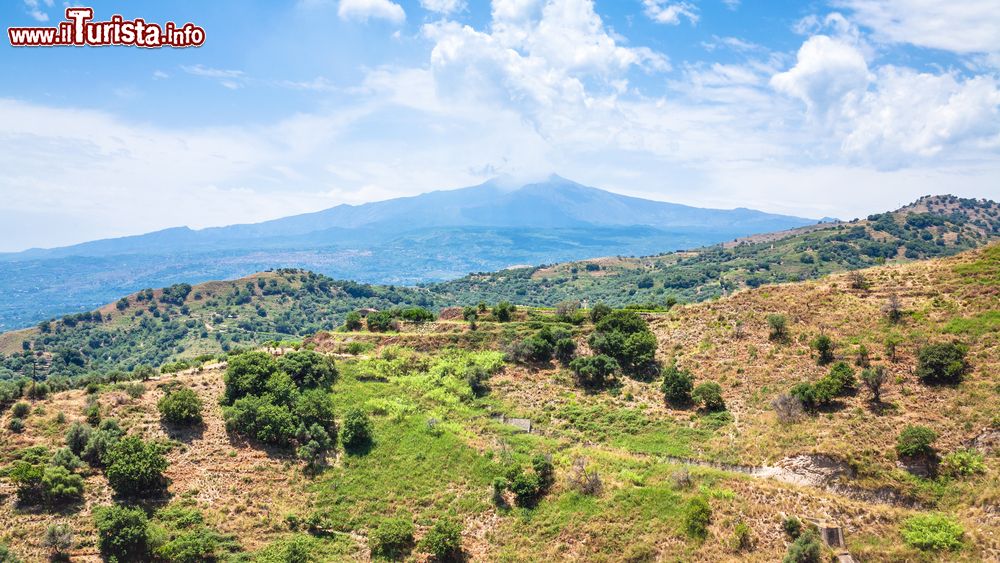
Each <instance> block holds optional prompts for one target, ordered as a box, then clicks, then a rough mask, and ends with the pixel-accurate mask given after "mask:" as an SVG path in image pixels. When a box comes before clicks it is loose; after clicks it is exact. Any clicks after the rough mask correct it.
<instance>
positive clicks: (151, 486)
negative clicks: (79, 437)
mask: <svg viewBox="0 0 1000 563" xmlns="http://www.w3.org/2000/svg"><path fill="white" fill-rule="evenodd" d="M104 462H105V463H106V464H107V468H106V469H105V471H104V472H105V475H107V477H108V484H110V485H111V488H112V489H114V490H115V492H116V493H118V494H119V495H122V496H136V495H148V494H150V493H152V492H155V491H157V490H159V489H161V488H162V487H163V471H164V470H165V469H166V468H167V460H166V458H164V457H163V454H162V453H161V451H160V446H158V445H156V444H153V443H149V442H146V441H144V440H143V439H142V438H139V437H138V436H126V437H124V438H122V439H121V440H118V441H117V442H116V443H115V444H114V445H112V446H111V447H110V448H109V449H108V452H107V456H106V458H105V460H104Z"/></svg>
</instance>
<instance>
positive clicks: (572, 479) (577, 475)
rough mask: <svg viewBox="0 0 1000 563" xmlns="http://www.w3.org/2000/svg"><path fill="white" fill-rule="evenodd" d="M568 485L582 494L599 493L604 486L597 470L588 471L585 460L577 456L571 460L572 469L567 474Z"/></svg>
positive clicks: (591, 494)
mask: <svg viewBox="0 0 1000 563" xmlns="http://www.w3.org/2000/svg"><path fill="white" fill-rule="evenodd" d="M569 486H570V488H572V489H573V490H574V491H576V492H578V493H580V494H582V495H588V496H593V495H599V494H601V490H602V489H603V488H604V483H603V482H602V481H601V476H600V474H599V473H598V472H597V470H596V469H595V470H593V471H588V470H587V461H586V460H584V459H583V458H577V459H576V460H574V461H573V469H572V470H571V471H570V474H569Z"/></svg>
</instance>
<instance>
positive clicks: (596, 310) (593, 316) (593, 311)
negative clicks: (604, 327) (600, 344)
mask: <svg viewBox="0 0 1000 563" xmlns="http://www.w3.org/2000/svg"><path fill="white" fill-rule="evenodd" d="M610 312H611V307H608V306H607V305H605V304H604V303H601V302H600V301H598V302H597V303H596V304H594V306H593V307H591V308H590V321H591V322H593V323H595V324H596V323H597V322H598V321H600V320H601V319H603V318H604V317H606V316H607V315H608V314H609V313H610Z"/></svg>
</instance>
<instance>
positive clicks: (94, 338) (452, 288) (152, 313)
mask: <svg viewBox="0 0 1000 563" xmlns="http://www.w3.org/2000/svg"><path fill="white" fill-rule="evenodd" d="M998 217H1000V206H998V205H997V204H996V203H994V202H992V201H988V200H971V199H960V198H956V197H952V196H936V197H928V198H922V199H921V200H919V201H917V202H915V203H913V204H910V205H908V206H906V207H903V208H901V209H899V210H897V211H895V212H890V213H881V214H876V215H872V216H870V217H869V218H867V219H863V220H859V221H855V222H851V223H826V224H820V225H810V226H805V227H799V228H797V229H792V230H788V231H782V232H777V233H766V234H761V235H755V236H753V237H751V238H748V239H740V240H736V241H730V242H727V243H725V244H722V245H715V246H711V247H701V248H693V249H692V250H689V251H684V252H674V253H669V254H655V255H648V256H645V257H643V258H620V257H608V258H595V259H588V260H584V261H576V262H564V263H557V264H550V265H546V266H532V267H522V268H513V269H506V270H502V271H498V272H490V273H479V274H473V275H469V276H465V277H463V278H459V279H456V280H451V281H446V282H441V283H435V284H425V285H423V286H421V287H413V288H409V287H399V286H395V287H394V286H388V287H387V286H378V285H374V286H373V285H365V284H359V283H355V282H345V281H336V280H333V279H330V278H329V277H327V276H324V275H321V274H315V273H311V272H305V271H300V270H287V269H277V270H273V271H267V272H261V273H256V274H251V275H249V276H247V277H245V278H241V279H238V280H234V281H218V282H208V283H202V284H197V285H194V286H193V287H191V286H189V285H186V284H185V283H182V282H183V280H178V281H177V282H174V283H178V285H177V286H175V288H174V289H171V288H169V287H167V288H164V289H156V290H146V291H141V292H138V293H133V294H131V295H127V296H126V297H125V298H123V299H120V300H119V301H118V302H114V299H115V298H117V297H118V296H117V295H116V296H114V297H113V298H111V299H108V300H107V304H105V305H103V306H102V307H99V308H97V309H96V312H97V313H100V314H99V315H97V314H94V312H89V311H88V312H86V313H78V314H73V315H67V316H65V317H63V318H62V319H59V320H53V321H52V322H49V323H45V324H44V325H43V326H42V327H34V328H30V329H25V330H21V331H16V332H8V333H6V334H2V335H0V354H5V355H6V356H0V374H3V373H5V370H6V371H9V372H13V373H16V374H21V375H36V376H44V375H46V374H48V373H49V372H50V371H52V373H60V374H63V375H74V374H82V373H87V372H90V371H107V370H113V369H126V370H128V369H132V368H134V367H135V366H136V365H139V364H150V365H160V364H162V363H164V362H168V361H176V360H179V359H190V358H193V357H195V356H198V355H201V354H218V353H222V352H225V351H227V350H230V349H233V348H238V347H242V346H252V345H260V344H262V343H264V342H267V341H271V340H289V339H293V340H294V339H300V338H302V337H303V336H305V335H309V334H312V333H314V332H316V331H317V330H322V329H330V328H332V327H335V326H339V325H340V324H341V323H343V321H344V318H345V317H346V315H347V313H348V312H349V311H352V310H355V309H358V308H365V307H373V308H377V309H387V308H394V307H406V306H421V307H427V308H430V309H441V308H443V307H449V306H457V305H476V304H478V303H480V302H485V303H489V304H493V303H497V302H499V301H503V300H506V301H510V302H512V303H516V304H519V305H536V306H554V305H556V304H558V303H560V302H563V301H585V302H588V303H590V304H595V303H597V302H598V301H603V302H604V303H607V304H611V305H614V306H626V305H639V306H640V307H643V308H646V309H650V310H653V309H662V308H665V307H666V306H667V305H669V304H670V303H671V302H673V301H677V300H680V301H692V302H693V301H705V300H710V299H714V298H716V297H719V296H722V295H724V294H729V293H733V292H736V291H737V290H741V289H745V288H755V287H758V286H761V285H765V284H777V283H787V282H797V281H802V280H811V279H817V278H819V277H821V276H824V275H827V274H831V273H836V272H843V271H845V270H855V269H859V268H865V267H869V266H875V265H880V264H885V263H904V262H911V261H914V260H917V259H923V258H933V257H942V256H950V255H954V254H958V253H960V252H963V251H965V250H969V249H973V248H978V247H981V246H984V245H986V244H990V243H991V242H994V241H997V240H1000V218H998ZM629 229H631V228H629ZM636 229H639V228H636ZM553 231H554V232H562V231H561V230H559V229H555V230H553ZM627 232H628V231H623V232H622V236H623V238H627V237H626V233H627ZM470 233H472V234H470ZM555 238H558V237H557V236H556V237H555ZM444 239H447V240H444ZM404 240H405V242H402V243H399V244H400V248H401V249H402V248H404V247H405V248H410V249H420V248H431V247H439V248H441V247H447V246H453V247H455V248H461V249H463V250H462V252H464V253H465V254H467V255H469V256H473V257H474V256H476V255H477V254H478V253H479V252H483V251H485V250H488V249H489V248H491V247H496V246H499V244H500V243H498V242H496V241H493V240H491V239H490V238H489V237H487V236H486V235H484V234H483V232H482V231H466V230H463V229H456V232H451V233H448V232H446V231H437V234H436V235H434V237H430V236H418V235H409V238H405V239H404ZM509 240H511V241H512V242H506V241H504V243H505V244H518V245H529V244H530V245H534V246H536V247H539V248H547V247H546V246H545V245H546V244H548V242H549V241H548V240H547V239H546V238H545V237H543V236H541V235H539V236H537V237H534V238H517V239H509ZM484 249H485V250H484ZM413 252H417V251H415V250H414V251H413ZM392 254H393V256H397V257H399V256H402V257H403V260H404V261H405V260H407V259H409V258H407V257H405V256H404V255H402V254H399V253H395V252H394V253H392ZM434 258H435V259H436V260H438V261H444V260H446V259H447V256H443V255H442V256H436V257H434ZM78 260H80V261H81V262H85V261H86V260H97V261H98V262H99V263H108V261H110V260H113V258H100V259H82V258H80V259H78ZM185 288H186V289H185ZM179 292H181V293H183V296H182V297H181V298H179V299H178V298H177V297H176V296H177V295H178V293H179ZM165 296H166V297H165ZM43 329H44V330H43ZM150 342H152V343H155V345H153V346H150V345H149V343H150ZM25 350H29V351H28V352H25ZM7 375H11V374H9V373H8V374H7Z"/></svg>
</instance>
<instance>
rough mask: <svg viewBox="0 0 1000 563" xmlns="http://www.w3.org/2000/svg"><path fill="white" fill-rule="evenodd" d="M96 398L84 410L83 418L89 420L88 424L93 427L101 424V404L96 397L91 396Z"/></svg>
mask: <svg viewBox="0 0 1000 563" xmlns="http://www.w3.org/2000/svg"><path fill="white" fill-rule="evenodd" d="M91 396H92V397H94V398H95V400H94V401H91V402H89V403H88V404H87V406H85V407H84V408H83V416H84V418H86V420H87V424H90V425H91V426H97V425H98V424H100V423H101V403H100V402H98V401H97V400H96V395H91Z"/></svg>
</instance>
